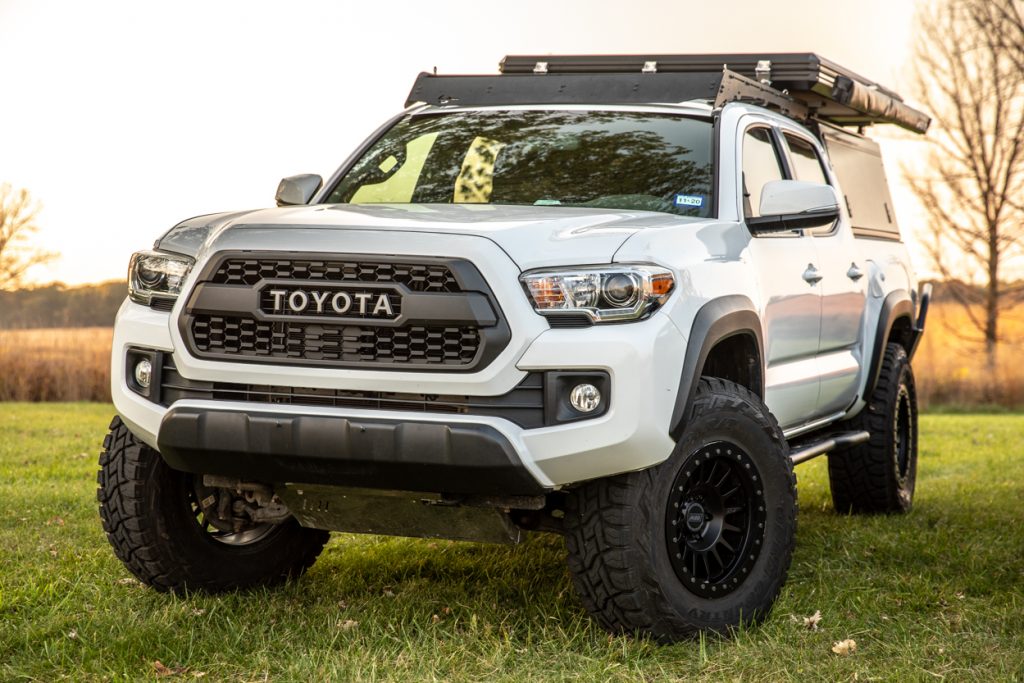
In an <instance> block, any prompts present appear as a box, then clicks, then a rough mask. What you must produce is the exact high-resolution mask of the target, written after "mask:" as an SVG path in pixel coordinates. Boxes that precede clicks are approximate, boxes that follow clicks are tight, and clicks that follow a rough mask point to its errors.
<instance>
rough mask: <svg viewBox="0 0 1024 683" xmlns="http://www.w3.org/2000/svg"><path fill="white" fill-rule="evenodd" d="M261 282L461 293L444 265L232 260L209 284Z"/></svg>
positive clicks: (223, 265)
mask: <svg viewBox="0 0 1024 683" xmlns="http://www.w3.org/2000/svg"><path fill="white" fill-rule="evenodd" d="M265 279H266V280H271V279H281V280H313V281H317V280H320V281H325V282H397V283H399V284H403V285H405V286H406V287H408V288H409V289H411V290H412V291H414V292H459V291H462V290H461V289H460V288H459V284H458V282H457V281H456V279H455V276H454V275H453V274H452V271H451V270H450V269H449V268H448V267H447V266H445V265H442V264H420V263H380V262H376V261H327V260H325V261H313V260H295V259H287V260H279V259H241V258H232V259H228V260H226V261H224V263H222V264H221V265H220V267H218V268H217V270H216V272H215V273H214V274H213V277H212V278H211V281H212V282H215V283H217V284H227V285H255V284H256V283H258V282H260V281H261V280H265Z"/></svg>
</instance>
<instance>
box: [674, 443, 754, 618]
mask: <svg viewBox="0 0 1024 683" xmlns="http://www.w3.org/2000/svg"><path fill="white" fill-rule="evenodd" d="M666 515H667V519H666V524H665V540H666V542H667V543H668V548H669V557H670V559H671V562H672V567H673V569H675V572H676V575H677V576H678V577H679V580H680V581H681V582H682V584H683V586H684V587H685V588H686V589H687V590H688V591H690V592H691V593H693V594H694V595H698V596H700V597H702V598H714V597H719V596H722V595H727V594H728V593H731V592H732V591H733V590H735V589H736V588H737V587H738V586H739V585H740V584H741V583H742V582H743V581H744V580H745V579H746V578H747V576H749V574H750V570H751V569H752V568H753V566H754V563H755V562H756V561H757V556H758V555H759V554H760V553H761V547H762V542H763V540H764V523H765V518H766V515H765V502H764V491H763V489H762V486H761V481H760V475H759V473H758V470H757V467H756V465H755V464H754V463H753V461H752V460H751V459H750V456H749V455H747V453H746V452H745V451H744V450H743V449H742V448H740V447H739V446H737V445H735V444H731V443H728V442H724V441H716V442H714V443H711V444H708V445H707V446H706V447H704V448H702V449H700V450H698V451H696V452H695V453H693V454H692V455H690V457H689V458H688V459H687V460H686V462H685V463H684V464H683V467H682V469H680V470H679V474H678V475H677V476H676V479H675V482H674V483H673V485H672V488H671V491H670V494H669V505H668V509H667V511H666Z"/></svg>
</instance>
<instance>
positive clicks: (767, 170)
mask: <svg viewBox="0 0 1024 683" xmlns="http://www.w3.org/2000/svg"><path fill="white" fill-rule="evenodd" d="M784 177H785V176H784V175H783V173H782V164H781V162H780V158H779V153H778V150H777V149H776V148H775V142H774V140H773V139H772V133H771V130H769V129H768V128H751V129H749V130H748V131H747V132H746V134H745V135H744V136H743V215H744V216H745V217H747V218H752V217H755V216H760V215H761V213H760V207H761V190H762V189H763V188H764V186H765V184H766V183H770V182H771V181H773V180H782V179H783V178H784Z"/></svg>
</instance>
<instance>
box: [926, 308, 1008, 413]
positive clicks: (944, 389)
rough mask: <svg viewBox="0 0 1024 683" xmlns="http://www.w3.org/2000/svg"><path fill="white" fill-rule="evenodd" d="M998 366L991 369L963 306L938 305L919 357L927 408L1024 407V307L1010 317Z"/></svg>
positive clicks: (1003, 331)
mask: <svg viewBox="0 0 1024 683" xmlns="http://www.w3.org/2000/svg"><path fill="white" fill-rule="evenodd" d="M999 325H1000V334H1001V335H1002V336H1003V337H1004V338H1006V339H1007V340H1012V341H1007V342H1004V343H1002V344H1000V346H999V348H998V350H997V353H996V355H997V360H996V367H995V368H994V369H993V370H991V371H990V370H988V369H987V368H986V359H985V349H984V346H983V345H982V344H980V343H979V342H977V341H972V340H971V338H977V337H978V334H977V333H976V332H975V330H974V327H973V326H972V324H971V322H970V320H969V319H968V316H967V313H966V312H965V311H964V310H963V308H961V307H960V306H959V305H957V304H953V303H941V304H938V305H934V306H932V308H931V311H930V312H929V313H928V324H927V328H926V329H927V332H926V333H925V335H924V338H923V339H922V340H921V345H920V346H919V347H918V351H917V355H916V356H915V357H914V375H915V377H916V379H917V387H918V397H919V399H920V402H921V404H922V405H923V406H925V407H929V406H931V407H943V408H975V407H992V406H1000V407H1003V408H1009V409H1019V408H1024V363H1022V362H1021V360H1022V359H1021V350H1022V349H1024V307H1020V308H1017V309H1015V310H1012V311H1008V312H1007V313H1004V314H1003V316H1002V317H1000V320H999Z"/></svg>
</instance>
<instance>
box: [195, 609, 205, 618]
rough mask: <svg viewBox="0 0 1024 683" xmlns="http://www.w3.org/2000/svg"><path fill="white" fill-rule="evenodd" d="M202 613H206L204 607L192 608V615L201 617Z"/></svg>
mask: <svg viewBox="0 0 1024 683" xmlns="http://www.w3.org/2000/svg"><path fill="white" fill-rule="evenodd" d="M204 614H206V610H205V609H194V610H192V616H194V617H201V616H203V615H204Z"/></svg>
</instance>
